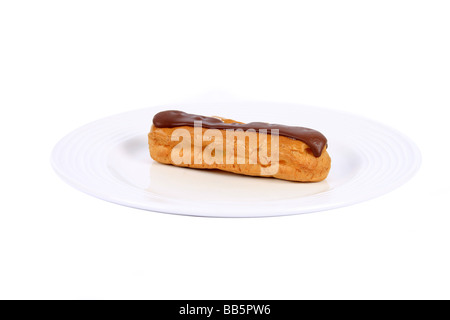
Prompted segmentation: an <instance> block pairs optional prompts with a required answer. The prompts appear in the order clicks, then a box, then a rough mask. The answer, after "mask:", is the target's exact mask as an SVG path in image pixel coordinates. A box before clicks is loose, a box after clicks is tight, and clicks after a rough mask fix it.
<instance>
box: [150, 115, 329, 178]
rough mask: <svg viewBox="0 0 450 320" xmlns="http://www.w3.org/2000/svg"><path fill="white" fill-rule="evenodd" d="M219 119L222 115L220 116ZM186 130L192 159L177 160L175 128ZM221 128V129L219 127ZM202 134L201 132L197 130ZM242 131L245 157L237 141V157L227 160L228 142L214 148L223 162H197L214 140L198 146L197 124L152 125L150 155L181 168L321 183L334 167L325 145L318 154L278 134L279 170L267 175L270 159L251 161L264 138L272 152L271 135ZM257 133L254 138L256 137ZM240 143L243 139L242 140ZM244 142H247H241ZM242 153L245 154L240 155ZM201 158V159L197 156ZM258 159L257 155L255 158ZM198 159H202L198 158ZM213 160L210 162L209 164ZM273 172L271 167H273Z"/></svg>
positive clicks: (302, 144) (298, 141) (217, 156)
mask: <svg viewBox="0 0 450 320" xmlns="http://www.w3.org/2000/svg"><path fill="white" fill-rule="evenodd" d="M217 118H218V117H217ZM219 119H221V120H222V121H223V123H241V122H238V121H234V120H230V119H223V118H219ZM180 128H181V129H185V130H187V132H189V135H190V138H191V139H190V140H191V159H190V160H191V161H188V162H187V163H175V162H174V161H173V157H172V152H173V150H174V148H175V147H176V146H177V145H178V144H179V143H180V141H177V140H175V141H173V139H172V136H173V133H174V131H175V130H177V129H180ZM197 130H202V133H203V134H204V133H205V131H206V130H208V129H207V128H200V129H199V128H197ZM218 130H219V129H218ZM220 131H221V132H222V134H223V136H224V137H225V136H226V130H223V129H220ZM196 133H197V134H198V131H196ZM239 134H241V135H244V134H245V135H247V139H245V138H244V137H242V138H243V139H241V140H240V141H245V150H246V152H245V158H243V157H242V153H241V154H240V153H239V152H238V146H237V143H236V144H235V145H234V152H233V157H234V158H233V159H227V153H226V148H227V144H226V143H225V142H223V143H218V144H217V145H216V148H215V150H214V154H213V156H214V157H216V158H222V159H223V161H222V163H211V161H206V160H207V159H206V158H203V159H202V161H201V163H195V161H194V158H195V157H198V156H199V154H198V153H199V152H202V153H204V151H205V148H207V146H208V145H210V144H211V141H206V140H205V139H202V142H201V143H202V144H201V148H198V147H197V148H195V147H194V140H195V138H196V137H195V135H194V127H192V126H176V127H163V128H160V127H156V126H155V125H152V128H151V131H150V133H149V134H148V144H149V148H150V155H151V157H152V159H153V160H155V161H157V162H160V163H164V164H171V165H176V166H181V167H189V168H197V169H218V170H223V171H228V172H233V173H237V174H243V175H249V176H262V177H273V178H278V179H283V180H290V181H298V182H317V181H322V180H324V179H326V177H327V176H328V173H329V171H330V168H331V158H330V156H329V155H328V152H327V150H326V147H324V148H323V150H322V153H321V154H320V156H318V157H316V156H314V154H313V152H312V151H311V149H310V147H309V146H308V145H307V144H306V143H304V142H302V141H300V140H296V139H292V138H288V137H285V136H282V135H280V136H278V138H279V147H278V149H279V159H278V165H277V169H278V170H277V171H276V172H271V173H269V174H267V170H265V169H267V167H268V164H267V161H263V162H264V163H262V162H261V158H260V157H259V156H258V157H256V158H257V162H256V163H251V161H250V157H251V155H252V154H254V153H255V152H256V154H260V151H262V150H260V149H261V141H267V142H268V143H267V149H268V153H267V154H270V153H271V143H270V142H271V135H270V134H265V133H258V132H247V133H237V136H238V140H237V141H239ZM252 136H253V137H252ZM252 138H254V139H256V140H257V141H258V144H257V145H256V150H255V147H254V146H252V145H251V144H250V141H251V140H252ZM238 143H239V142H238ZM241 143H243V142H241ZM240 156H241V157H240ZM197 159H198V158H197ZM252 159H255V158H252ZM197 162H198V161H197ZM208 162H209V163H208ZM269 171H270V170H269Z"/></svg>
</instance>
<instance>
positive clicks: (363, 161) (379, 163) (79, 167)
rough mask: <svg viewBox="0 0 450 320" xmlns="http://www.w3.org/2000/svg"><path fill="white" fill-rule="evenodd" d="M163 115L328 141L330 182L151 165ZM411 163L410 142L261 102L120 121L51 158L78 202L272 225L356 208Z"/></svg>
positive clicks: (341, 118)
mask: <svg viewBox="0 0 450 320" xmlns="http://www.w3.org/2000/svg"><path fill="white" fill-rule="evenodd" d="M167 109H179V110H183V111H187V112H191V113H197V114H202V115H218V116H223V117H227V118H231V119H236V120H240V121H244V122H251V121H264V122H272V123H281V124H287V125H299V126H305V127H310V128H314V129H316V130H319V131H321V132H322V133H323V134H324V135H325V136H326V137H327V138H328V146H329V147H328V152H329V154H330V156H331V158H332V168H331V171H330V174H329V176H328V178H327V179H326V180H325V181H322V182H318V183H295V182H288V181H282V180H277V179H270V178H257V177H247V176H239V175H235V174H231V173H225V172H217V171H208V170H194V169H186V168H178V167H174V166H168V165H162V164H159V163H156V162H154V161H153V160H152V159H151V158H150V155H149V151H148V145H147V134H148V131H149V130H150V126H151V123H152V118H153V115H154V114H155V113H157V112H158V111H161V110H167ZM420 159H421V158H420V152H419V151H418V149H417V147H416V146H415V145H414V144H413V143H412V142H411V141H410V140H409V139H407V138H406V137H405V136H403V135H402V134H400V133H399V132H397V131H396V130H393V129H391V128H389V127H386V126H384V125H381V124H379V123H376V122H373V121H370V120H367V119H364V118H361V117H357V116H353V115H348V114H343V113H338V112H335V111H330V110H324V109H318V108H313V107H306V106H299V105H290V104H280V103H260V102H232V103H231V102H227V103H195V104H192V103H186V104H180V105H169V106H162V107H157V108H149V109H143V110H137V111H132V112H128V113H123V114H119V115H115V116H112V117H108V118H105V119H102V120H98V121H95V122H92V123H90V124H87V125H85V126H83V127H81V128H79V129H77V130H75V131H73V132H72V133H70V134H69V135H67V136H66V137H65V138H63V139H62V140H61V141H60V142H58V144H57V145H56V146H55V148H54V150H53V154H52V164H53V167H54V168H55V170H56V172H57V173H58V174H59V175H60V176H61V177H62V178H63V179H64V180H65V181H66V182H68V183H69V184H70V185H72V186H74V187H76V188H77V189H79V190H81V191H83V192H85V193H88V194H90V195H93V196H95V197H98V198H100V199H103V200H107V201H110V202H114V203H117V204H121V205H125V206H129V207H133V208H139V209H145V210H151V211H158V212H165V213H174V214H183V215H195V216H209V217H263V216H281V215H291V214H299V213H307V212H314V211H321V210H328V209H333V208H338V207H342V206H347V205H350V204H354V203H358V202H361V201H365V200H368V199H371V198H374V197H377V196H379V195H382V194H384V193H387V192H389V191H391V190H393V189H394V188H396V187H398V186H400V185H401V184H403V183H404V182H406V181H407V180H408V179H409V178H410V177H411V176H412V175H413V174H414V173H415V172H416V171H417V170H418V168H419V166H420Z"/></svg>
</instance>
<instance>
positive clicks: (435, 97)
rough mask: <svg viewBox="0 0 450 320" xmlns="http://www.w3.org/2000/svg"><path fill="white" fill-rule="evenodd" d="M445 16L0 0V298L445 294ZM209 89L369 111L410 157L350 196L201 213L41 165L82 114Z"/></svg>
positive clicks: (361, 6) (441, 12)
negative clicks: (122, 193) (395, 184)
mask: <svg viewBox="0 0 450 320" xmlns="http://www.w3.org/2000/svg"><path fill="white" fill-rule="evenodd" d="M449 16H450V4H449V2H448V1H305V2H301V1H280V0H277V1H245V0H239V1H211V0H210V1H193V0H191V1H167V0H166V1H8V0H6V1H2V2H1V3H0V106H1V126H0V130H1V135H0V139H1V151H2V152H1V154H2V155H1V160H0V161H1V167H0V172H1V176H0V183H1V204H0V206H1V209H0V210H1V211H0V298H3V299H6V298H44V299H50V298H63V299H66V298H75V299H78V298H87V299H97V298H101V299H104V298H106V299H108V298H115V299H118V298H127V299H131V298H137V299H144V298H153V299H175V298H179V299H185V298H189V299H218V298H221V299H230V298H233V299H241V298H242V299H243V298H245V299H278V298H286V299H303V298H305V299H315V298H343V299H351V298H360V299H369V298H375V299H379V298H387V299H395V298H447V299H448V298H450V272H449V270H450V257H449V245H450V228H449V227H450V217H449V212H450V210H449V205H448V200H449V199H448V198H449V196H450V192H449V191H450V188H449V184H448V183H449V182H448V181H449V173H448V172H449V166H450V164H449V156H450V152H449V147H448V137H449V133H448V131H449V124H448V117H447V114H446V113H445V110H446V109H448V108H449V107H450V90H449V89H450V44H449V43H450V41H449V39H450V19H449ZM217 93H220V94H230V95H233V96H235V97H239V98H242V99H253V100H266V101H280V102H294V103H300V104H307V105H315V106H321V107H326V108H330V109H336V110H343V111H347V112H352V113H355V114H359V115H363V116H366V117H369V118H372V119H375V120H378V121H380V122H383V123H385V124H387V125H390V126H392V127H395V128H397V129H398V130H400V131H402V132H403V133H405V134H406V135H408V136H409V137H410V138H412V139H413V140H414V141H415V142H416V143H417V145H418V146H419V148H420V149H421V152H422V156H423V164H422V167H421V170H420V171H419V173H418V174H417V175H416V176H415V177H414V178H413V179H412V180H410V181H409V182H408V183H407V184H405V185H404V186H402V187H401V188H399V189H397V190H395V191H394V192H392V193H390V194H387V195H385V196H382V197H380V198H377V199H375V200H371V201H368V202H366V203H362V204H358V205H354V206H351V207H347V208H342V209H338V210H332V211H327V212H320V213H314V214H307V215H300V216H291V217H282V218H266V219H212V218H193V217H183V216H174V215H167V214H160V213H154V212H146V211H140V210H135V209H130V208H126V207H121V206H118V205H114V204H111V203H107V202H104V201H101V200H98V199H95V198H93V197H90V196H87V195H85V194H83V193H81V192H78V191H76V190H75V189H73V188H72V187H70V186H68V185H66V184H65V183H64V182H63V181H62V180H60V178H59V177H58V176H57V175H56V174H55V173H54V172H53V170H52V168H51V166H50V162H49V158H50V153H51V150H52V148H53V146H54V144H55V143H56V142H57V141H58V140H59V139H60V138H62V137H63V136H64V135H65V134H67V133H68V132H70V131H71V130H73V129H75V128H77V127H79V126H81V125H83V124H85V123H87V122H90V121H92V120H96V119H98V118H102V117H104V116H108V115H112V114H115V113H119V112H123V111H128V110H133V109H137V108H143V107H148V106H155V105H159V104H168V103H172V102H174V103H175V102H177V101H184V100H189V99H195V98H196V97H201V96H203V95H205V94H207V95H208V94H217ZM150 121H151V119H149V124H150Z"/></svg>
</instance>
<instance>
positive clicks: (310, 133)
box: [153, 110, 327, 157]
mask: <svg viewBox="0 0 450 320" xmlns="http://www.w3.org/2000/svg"><path fill="white" fill-rule="evenodd" d="M194 121H201V122H202V127H204V128H208V129H224V130H226V129H243V130H248V129H254V130H256V131H259V130H261V129H266V130H267V133H269V134H270V133H271V130H272V129H278V130H279V135H280V136H285V137H288V138H291V139H295V140H300V141H303V142H304V143H306V144H307V145H308V147H309V148H310V149H311V151H312V153H313V154H314V156H315V157H320V155H321V154H322V151H323V149H324V148H325V146H326V145H327V138H325V136H324V135H323V134H321V133H320V132H319V131H316V130H313V129H309V128H303V127H293V126H285V125H282V124H270V123H265V122H250V123H243V124H241V123H224V122H223V121H222V120H220V119H217V118H212V117H204V116H199V115H196V114H190V113H186V112H183V111H177V110H168V111H162V112H159V113H157V114H156V115H155V116H154V117H153V124H154V126H155V127H158V128H173V127H181V126H189V127H193V126H194Z"/></svg>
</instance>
